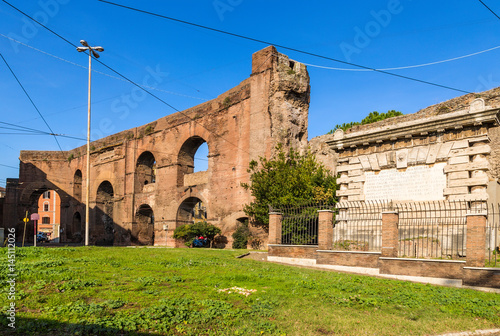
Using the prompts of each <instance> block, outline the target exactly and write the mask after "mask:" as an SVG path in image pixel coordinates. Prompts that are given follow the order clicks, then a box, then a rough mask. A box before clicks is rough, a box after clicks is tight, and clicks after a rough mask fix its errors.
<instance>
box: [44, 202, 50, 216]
mask: <svg viewBox="0 0 500 336" xmlns="http://www.w3.org/2000/svg"><path fill="white" fill-rule="evenodd" d="M43 211H49V204H48V203H45V204H44V205H43ZM44 218H45V217H44Z"/></svg>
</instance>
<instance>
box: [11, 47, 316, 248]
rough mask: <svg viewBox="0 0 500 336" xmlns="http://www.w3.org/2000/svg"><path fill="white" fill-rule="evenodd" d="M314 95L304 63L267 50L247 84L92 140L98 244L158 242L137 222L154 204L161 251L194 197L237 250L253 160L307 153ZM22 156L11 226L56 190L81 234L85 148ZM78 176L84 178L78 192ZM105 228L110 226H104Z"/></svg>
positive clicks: (93, 225)
mask: <svg viewBox="0 0 500 336" xmlns="http://www.w3.org/2000/svg"><path fill="white" fill-rule="evenodd" d="M309 91H310V90H309V76H308V74H307V70H306V68H305V66H304V65H302V64H300V63H294V62H290V61H289V60H288V58H287V57H286V56H285V55H282V54H279V53H278V52H277V51H276V49H275V48H274V47H268V48H265V49H263V50H261V51H259V52H257V53H255V54H254V55H253V61H252V74H251V76H250V78H248V79H246V80H244V81H243V82H241V83H240V85H238V86H236V87H235V88H233V89H231V90H229V91H227V92H225V93H223V94H221V95H220V96H219V97H217V98H216V99H214V100H211V101H208V102H206V103H203V104H201V105H198V106H195V107H193V108H190V109H188V110H185V111H182V112H179V113H174V114H171V115H168V116H166V117H163V118H161V119H158V120H156V121H154V122H152V123H149V124H147V125H144V126H140V127H136V128H133V129H130V130H126V131H123V132H120V133H117V134H114V135H111V136H108V137H106V138H103V139H100V140H98V141H95V142H93V143H92V144H91V157H90V160H91V171H90V180H91V183H90V209H91V212H90V218H89V221H90V241H91V243H96V242H99V241H100V240H102V239H103V236H104V235H106V237H107V238H106V239H108V240H109V239H111V241H112V242H113V243H114V244H130V243H134V241H135V243H138V244H149V243H150V240H151V238H152V237H149V239H146V238H147V237H145V236H148V235H152V231H151V230H150V229H151V228H150V227H148V224H147V223H144V221H141V220H138V212H141V211H142V210H141V209H144V208H145V207H146V206H149V207H150V208H151V209H152V211H153V213H154V243H155V245H170V246H174V245H175V241H174V240H173V239H172V234H173V231H174V229H175V228H176V227H177V226H179V225H182V224H184V223H185V222H184V221H183V220H184V219H185V218H187V217H186V216H188V213H189V211H190V210H189V209H188V208H189V207H192V205H193V202H194V201H193V200H196V201H197V200H199V201H202V202H203V204H204V205H205V207H206V212H207V220H208V221H209V222H211V223H214V224H216V225H218V226H219V227H220V228H221V229H222V234H223V235H224V236H226V238H227V241H224V240H223V241H222V245H224V244H225V245H228V246H230V245H231V239H232V238H231V234H232V232H233V231H234V230H235V227H236V223H237V220H238V219H241V218H243V217H246V216H245V214H244V212H243V211H242V210H243V206H244V204H245V203H248V202H249V201H250V200H251V195H250V193H249V192H248V191H246V190H245V189H243V188H242V187H241V183H248V182H249V173H248V172H247V168H248V165H249V162H250V161H251V160H255V159H258V158H259V156H264V157H270V156H271V155H272V152H273V149H274V147H275V146H276V144H277V143H278V142H283V143H284V144H285V145H286V146H294V147H296V148H299V149H302V148H305V147H306V145H307V115H308V105H309ZM285 107H286V108H285ZM203 142H206V143H207V144H208V149H209V155H208V170H207V171H206V172H204V173H195V174H193V173H192V168H193V156H194V154H195V152H196V150H197V148H198V146H199V145H201V144H202V143H203ZM146 152H150V153H151V154H152V155H153V156H154V160H155V161H156V167H155V175H156V176H155V181H154V182H153V183H147V182H148V181H144V179H145V175H144V173H143V172H140V171H139V170H140V169H138V159H139V157H140V156H141V155H142V154H144V153H146ZM20 160H21V166H20V176H19V186H18V189H17V191H18V194H17V195H16V196H14V195H13V194H11V195H10V198H8V200H7V201H6V204H9V206H11V208H12V211H8V212H6V214H5V216H4V218H5V223H6V225H7V226H20V225H21V222H20V220H21V218H22V215H23V211H25V210H28V209H29V210H30V212H35V211H36V206H35V205H34V203H33V199H35V198H36V197H37V196H39V195H40V194H41V193H42V192H43V191H45V190H48V189H53V190H56V191H57V192H58V194H59V196H60V197H61V204H62V205H61V227H62V228H64V227H65V226H68V225H76V226H78V227H74V228H72V230H71V231H72V232H76V230H78V229H81V227H80V225H78V223H76V224H75V218H77V217H78V216H80V217H81V222H82V223H85V211H84V204H83V203H82V201H84V200H85V197H84V196H82V195H85V194H86V184H85V181H86V169H85V167H86V147H85V146H83V147H80V148H76V149H73V150H71V151H68V152H65V153H60V152H45V151H43V152H42V151H22V152H21V155H20ZM77 172H81V174H82V181H83V183H82V184H81V185H80V187H79V188H75V185H76V183H77V182H76V181H77V179H76V178H75V176H76V175H75V174H76V173H77ZM107 182H109V184H110V185H111V188H109V187H108V188H107V189H111V190H110V191H106V192H107V194H106V195H112V197H111V198H110V199H109V198H105V197H104V198H102V197H101V198H99V197H98V194H99V195H101V196H102V195H104V194H102V192H103V190H104V189H103V186H104V185H106V183H107ZM149 182H152V181H149ZM103 183H104V184H103ZM104 191H105V190H104ZM103 199H104V200H105V201H102V200H103ZM109 200H111V201H112V203H113V204H112V206H110V205H109V204H108V203H109ZM141 206H142V208H141ZM111 212H112V216H110V214H111ZM108 217H112V218H111V220H112V222H113V223H111V226H109V225H108V224H109V223H108V222H109V220H110V219H109V218H108ZM102 223H108V224H106V225H107V227H108V228H109V229H106V228H104V227H97V226H98V225H100V226H103V224H102ZM141 236H144V237H145V238H144V239H140V237H141ZM61 239H62V241H64V240H65V239H67V237H64V236H63V237H61ZM108 243H109V241H108Z"/></svg>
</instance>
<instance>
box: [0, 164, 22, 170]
mask: <svg viewBox="0 0 500 336" xmlns="http://www.w3.org/2000/svg"><path fill="white" fill-rule="evenodd" d="M0 166H2V167H7V168H13V169H19V167H14V166H9V165H5V164H2V163H0Z"/></svg>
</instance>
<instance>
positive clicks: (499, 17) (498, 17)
mask: <svg viewBox="0 0 500 336" xmlns="http://www.w3.org/2000/svg"><path fill="white" fill-rule="evenodd" d="M478 1H479V2H480V3H482V4H483V6H484V7H486V8H487V9H488V10H489V11H490V12H492V13H493V15H495V16H496V17H497V19H499V20H500V16H498V15H497V13H495V12H494V11H493V10H492V9H491V8H490V7H488V6H487V5H486V4H485V3H484V2H483V1H481V0H478Z"/></svg>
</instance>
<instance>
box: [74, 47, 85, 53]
mask: <svg viewBox="0 0 500 336" xmlns="http://www.w3.org/2000/svg"><path fill="white" fill-rule="evenodd" d="M76 50H77V51H78V52H82V51H85V50H87V48H85V47H76Z"/></svg>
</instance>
